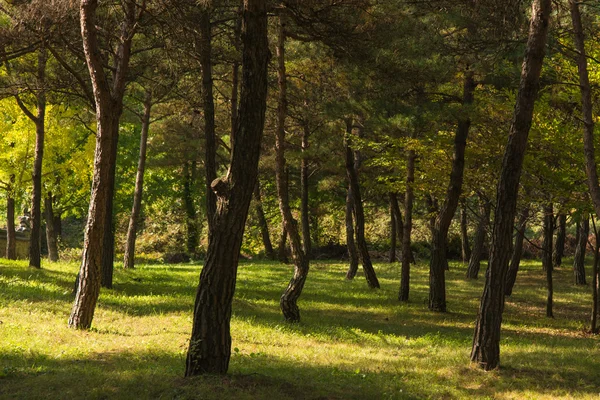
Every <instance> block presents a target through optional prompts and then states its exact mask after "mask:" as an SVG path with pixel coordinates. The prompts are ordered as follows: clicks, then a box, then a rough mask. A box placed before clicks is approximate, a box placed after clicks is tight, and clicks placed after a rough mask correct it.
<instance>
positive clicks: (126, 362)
mask: <svg viewBox="0 0 600 400" xmlns="http://www.w3.org/2000/svg"><path fill="white" fill-rule="evenodd" d="M570 265H571V264H570V260H566V261H565V264H564V266H563V267H562V268H560V269H557V270H555V274H554V275H555V284H554V287H555V295H554V297H555V304H554V310H555V312H554V314H555V318H554V319H548V318H546V317H545V299H546V289H545V277H544V273H543V272H542V270H541V264H540V263H539V262H524V263H523V264H522V269H521V271H520V272H519V277H518V279H517V284H516V287H515V290H514V294H513V296H512V297H511V298H508V299H507V304H506V310H505V314H504V323H503V326H502V343H501V368H500V369H499V370H496V371H492V372H483V371H481V370H479V369H478V368H476V367H475V366H473V365H472V364H471V363H470V362H469V354H470V349H471V340H472V334H473V325H474V321H475V318H476V313H477V308H478V306H479V298H480V295H481V290H482V285H483V277H482V276H480V278H479V280H476V281H467V280H466V279H465V278H464V276H465V268H466V267H465V266H464V265H462V264H460V263H452V264H451V267H450V271H448V273H447V294H448V295H447V296H448V310H449V312H448V313H445V314H440V313H432V312H429V311H428V310H427V282H428V267H427V265H426V264H423V263H421V264H418V265H417V266H416V267H414V268H413V269H412V272H411V273H412V276H411V279H412V281H411V293H410V296H411V301H410V302H409V303H407V304H401V303H399V302H398V301H397V300H396V299H397V292H398V287H399V275H400V271H399V269H400V268H399V265H398V264H397V263H396V264H383V263H380V264H376V265H375V269H376V271H377V273H378V275H379V280H380V282H381V286H382V288H381V290H369V289H368V288H367V285H366V283H365V280H364V278H363V277H362V276H361V275H359V276H357V278H356V279H355V280H354V281H352V282H348V281H345V280H344V274H345V269H346V265H345V264H341V263H330V262H314V263H313V264H312V266H311V271H310V274H309V277H308V280H307V282H306V287H305V289H304V293H303V294H302V297H301V299H300V302H299V306H300V309H301V315H302V322H301V323H299V324H293V325H290V324H287V323H285V322H284V320H283V318H282V316H281V313H280V311H279V296H280V294H281V292H282V291H283V289H284V288H285V286H286V285H287V282H288V280H289V278H290V277H291V273H292V267H291V266H286V265H281V264H278V263H272V262H262V261H257V262H250V261H246V262H243V263H242V264H241V265H240V268H239V275H238V284H237V291H236V296H235V300H234V304H233V319H232V336H233V351H232V352H233V355H232V357H231V364H230V370H229V371H230V374H229V375H227V376H205V377H195V378H188V379H185V378H183V371H184V361H185V354H186V350H187V344H188V340H189V336H190V331H191V325H192V306H193V299H194V293H195V288H196V285H197V282H198V277H199V271H200V266H198V265H191V264H186V265H175V266H173V265H141V266H139V267H138V268H136V269H135V270H128V271H125V270H122V269H121V268H117V269H116V271H115V284H114V289H112V290H102V293H101V296H100V299H99V302H98V307H97V310H96V314H95V317H94V323H93V329H92V330H91V331H87V332H82V331H75V330H71V329H69V328H68V327H67V319H68V316H69V312H70V309H71V305H72V301H73V296H72V294H71V291H72V288H73V282H74V280H75V275H76V272H77V265H76V264H66V263H49V262H46V263H44V265H43V269H41V270H33V269H30V268H28V267H27V266H26V263H24V262H9V261H7V260H0V321H1V322H0V398H1V399H236V400H238V399H268V400H279V399H323V400H324V399H340V400H342V399H344V400H345V399H423V398H431V399H455V398H456V399H459V398H473V399H484V398H494V399H557V398H565V399H572V398H598V396H600V373H599V371H598V366H599V365H600V338H598V337H594V336H590V335H589V334H588V333H587V329H589V328H588V321H589V314H590V313H589V310H590V308H591V290H590V287H589V286H583V287H578V286H575V285H573V284H572V283H571V281H572V272H571V268H570ZM484 270H485V265H482V271H484ZM481 275H483V274H481Z"/></svg>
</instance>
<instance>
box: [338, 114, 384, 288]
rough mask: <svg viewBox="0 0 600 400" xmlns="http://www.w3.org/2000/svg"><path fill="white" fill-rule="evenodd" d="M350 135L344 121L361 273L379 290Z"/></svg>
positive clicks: (349, 123) (369, 283)
mask: <svg viewBox="0 0 600 400" xmlns="http://www.w3.org/2000/svg"><path fill="white" fill-rule="evenodd" d="M351 135H352V119H348V120H347V121H346V138H345V139H344V147H345V149H346V174H347V176H348V183H349V185H350V188H351V191H352V195H353V197H354V204H353V206H354V218H355V220H356V242H357V245H358V246H357V247H358V251H359V252H360V257H361V258H362V265H363V271H364V273H365V278H366V279H367V284H368V285H369V287H370V288H371V289H378V288H379V281H378V280H377V275H376V274H375V270H374V269H373V264H372V263H371V256H370V255H369V249H368V248H367V241H366V239H365V214H364V210H363V204H362V198H361V195H360V186H359V184H358V176H357V174H356V168H355V164H354V163H355V160H354V156H355V155H354V152H353V151H352V148H351V147H350V143H349V141H350V136H351Z"/></svg>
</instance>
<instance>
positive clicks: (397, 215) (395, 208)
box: [390, 193, 415, 263]
mask: <svg viewBox="0 0 600 400" xmlns="http://www.w3.org/2000/svg"><path fill="white" fill-rule="evenodd" d="M390 203H391V204H390V206H391V207H392V214H393V216H394V223H395V231H396V243H400V250H401V251H402V243H403V242H404V221H403V220H402V212H400V206H399V205H398V195H397V194H396V193H390ZM409 250H410V248H409ZM409 258H410V262H412V263H414V262H415V258H414V255H413V253H412V251H410V252H409Z"/></svg>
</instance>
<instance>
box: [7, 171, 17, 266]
mask: <svg viewBox="0 0 600 400" xmlns="http://www.w3.org/2000/svg"><path fill="white" fill-rule="evenodd" d="M11 178H12V179H14V175H13V176H12V177H11ZM11 190H12V189H9V191H8V192H7V194H6V258H8V259H9V260H16V259H17V238H16V237H15V236H16V235H15V199H13V197H12V193H11Z"/></svg>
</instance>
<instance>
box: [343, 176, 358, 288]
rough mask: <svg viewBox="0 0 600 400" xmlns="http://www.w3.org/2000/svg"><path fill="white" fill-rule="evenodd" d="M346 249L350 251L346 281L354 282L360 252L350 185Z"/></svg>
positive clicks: (347, 204) (346, 220) (347, 197)
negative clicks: (357, 243) (356, 240)
mask: <svg viewBox="0 0 600 400" xmlns="http://www.w3.org/2000/svg"><path fill="white" fill-rule="evenodd" d="M345 222H346V248H347V249H348V261H349V263H350V265H349V266H348V272H346V279H348V280H352V279H354V277H355V276H356V273H357V272H358V250H357V249H356V242H355V240H354V195H353V194H352V188H351V187H350V185H348V192H347V194H346V219H345Z"/></svg>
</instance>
